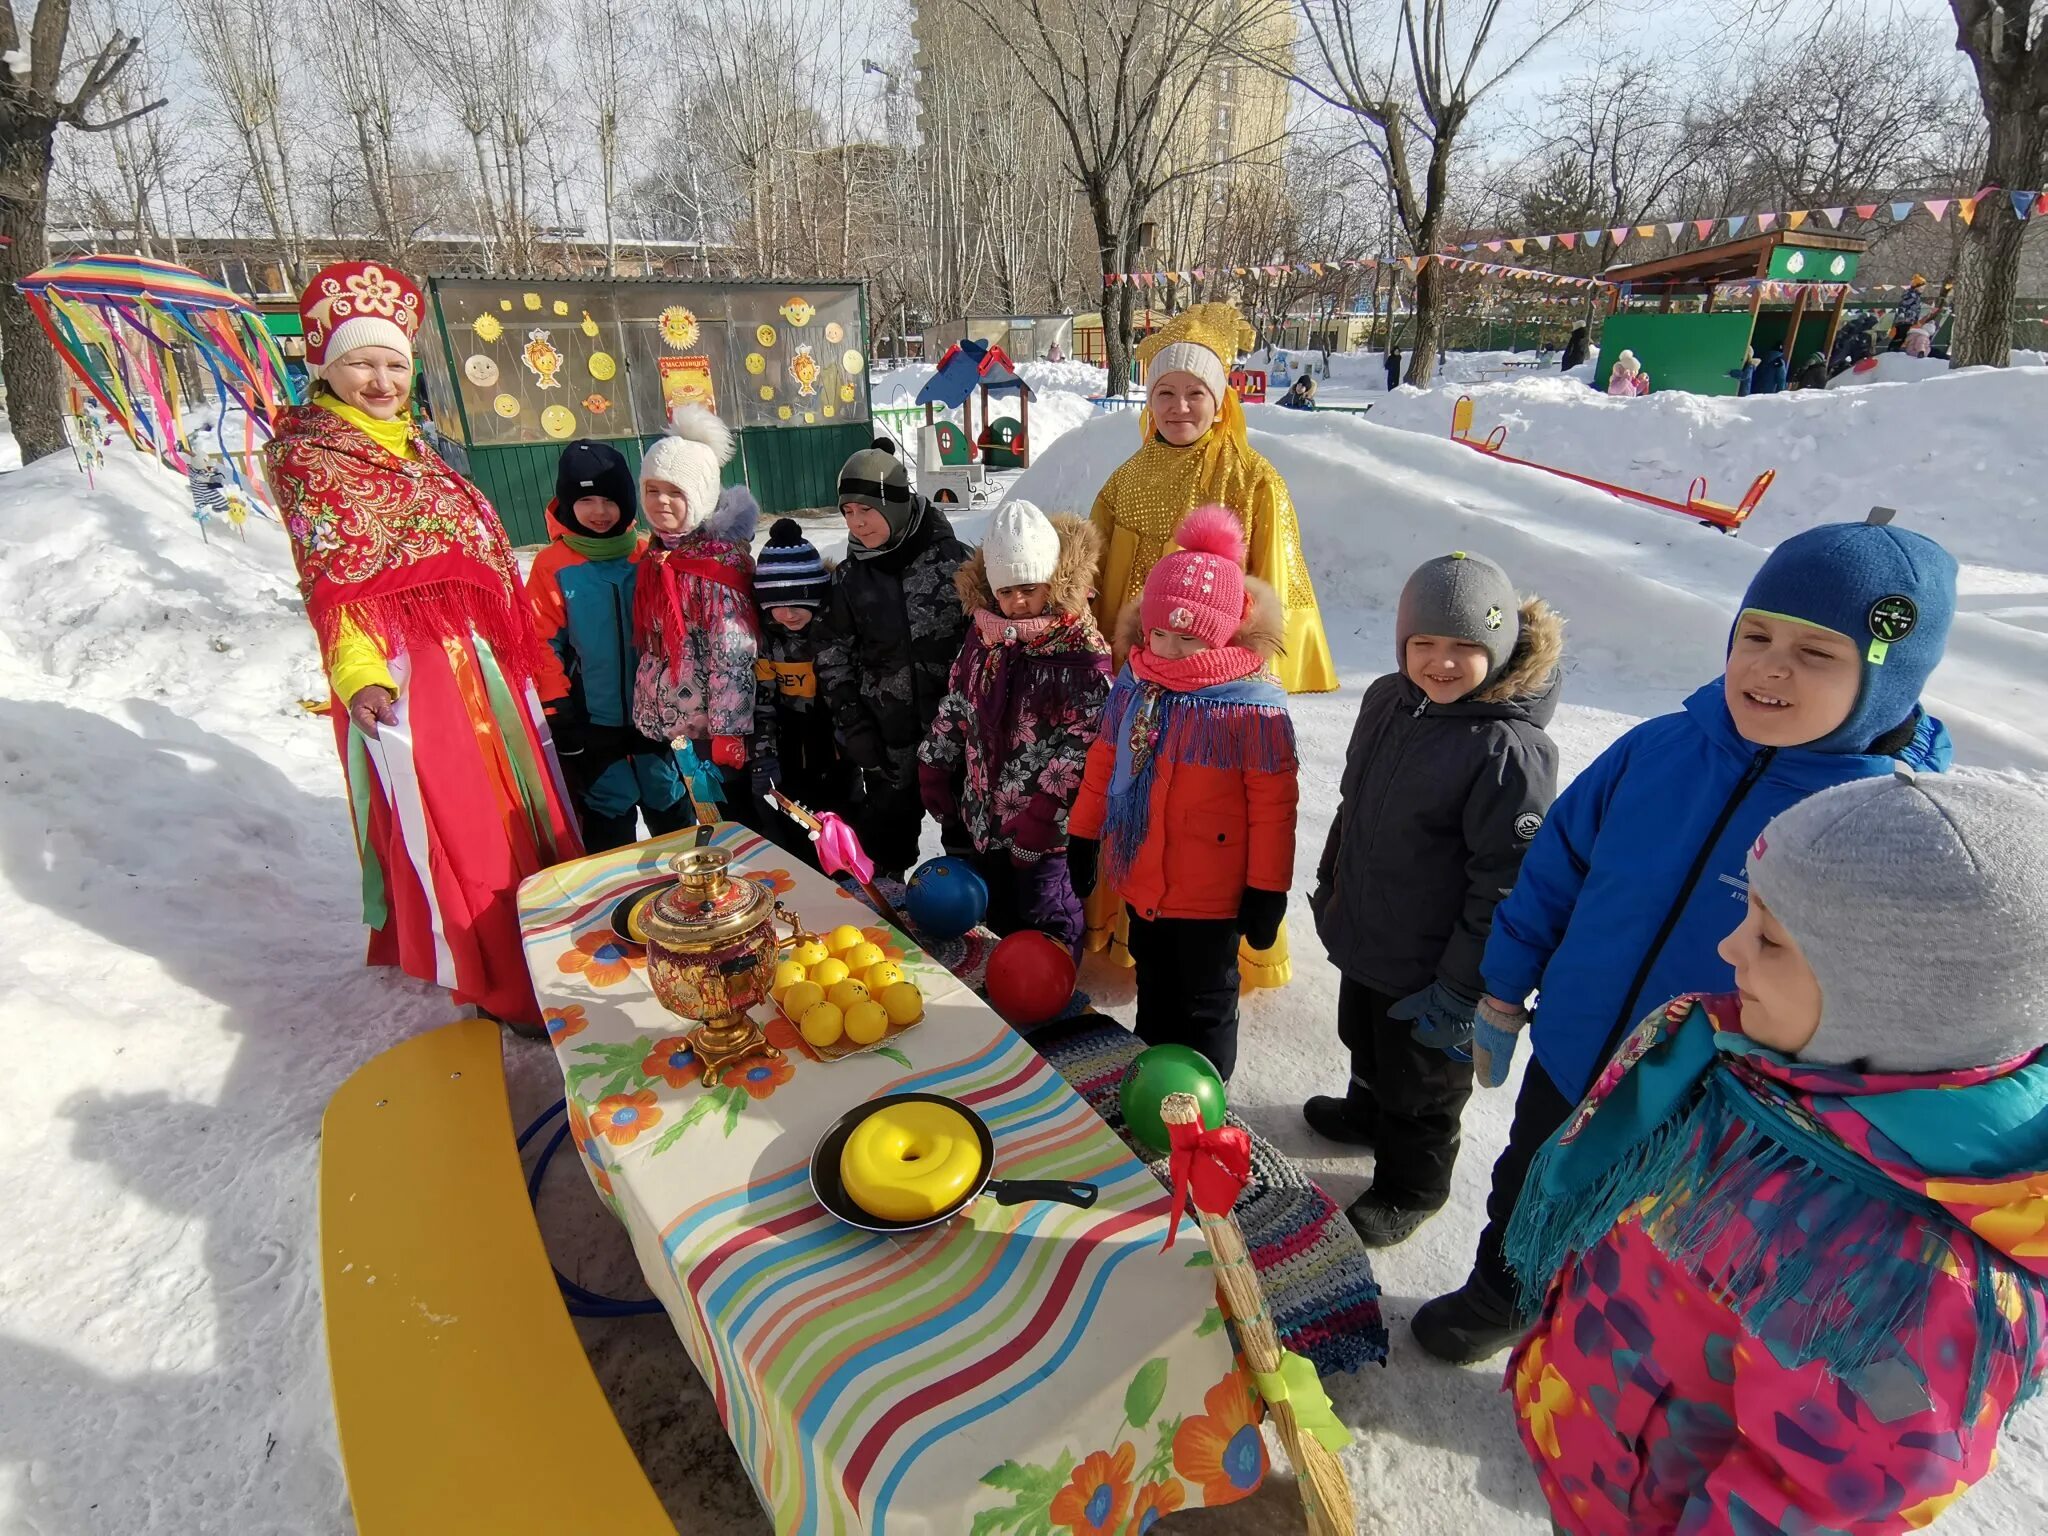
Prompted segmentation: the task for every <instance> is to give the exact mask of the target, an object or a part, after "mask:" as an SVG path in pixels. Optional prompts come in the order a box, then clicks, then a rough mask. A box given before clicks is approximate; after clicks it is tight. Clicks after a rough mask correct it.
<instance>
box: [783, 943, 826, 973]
mask: <svg viewBox="0 0 2048 1536" xmlns="http://www.w3.org/2000/svg"><path fill="white" fill-rule="evenodd" d="M830 953H831V951H830V950H828V949H826V948H825V946H824V944H823V943H822V942H820V941H819V940H817V939H805V940H804V941H803V942H802V943H800V944H798V945H796V946H795V947H793V948H792V949H791V950H790V952H789V958H790V959H792V960H794V961H795V962H796V963H797V964H798V965H800V966H802V967H803V968H804V969H805V970H809V969H810V968H811V967H812V966H814V965H816V964H817V963H818V962H819V961H820V960H822V959H824V958H825V956H826V955H828V954H830Z"/></svg>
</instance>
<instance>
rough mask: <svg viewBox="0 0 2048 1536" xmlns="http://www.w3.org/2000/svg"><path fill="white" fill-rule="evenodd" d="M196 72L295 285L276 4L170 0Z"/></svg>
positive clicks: (292, 200) (293, 205) (295, 221)
mask: <svg viewBox="0 0 2048 1536" xmlns="http://www.w3.org/2000/svg"><path fill="white" fill-rule="evenodd" d="M178 10H179V13H180V15H181V16H182V17H183V18H184V22H185V29H186V31H187V33H188V34H189V35H190V37H191V39H192V42H193V45H194V51H195V52H196V53H197V55H198V62H199V67H200V70H201V72H202V73H203V74H204V75H205V77H206V80H207V83H208V84H209V85H210V86H211V87H212V88H213V93H214V96H215V98H216V101H217V104H218V105H219V107H220V110H221V113H222V115H223V116H224V117H225V118H226V120H227V123H228V126H229V127H230V128H231V129H232V130H233V132H234V135H235V141H236V142H237V143H238V144H239V145H240V146H241V149H242V156H243V161H244V166H243V169H244V170H245V171H246V172H247V173H248V176H249V178H250V181H251V183H252V184H253V185H254V187H255V189H256V195H257V197H258V198H259V199H260V200H261V201H262V204H263V212H264V217H265V219H266V220H267V222H268V223H269V225H270V233H271V235H272V237H273V238H274V239H275V240H276V241H277V245H278V251H279V254H280V256H281V258H282V260H283V263H284V270H285V278H286V280H287V281H288V282H290V283H291V284H293V285H294V286H296V285H297V283H298V281H299V279H300V277H301V275H302V273H301V268H302V267H303V265H304V258H305V232H304V230H303V229H302V228H301V227H300V224H299V208H298V199H297V195H296V189H295V187H294V184H293V182H294V178H293V168H292V155H291V151H290V148H289V146H288V144H287V142H286V135H285V131H284V125H283V121H282V114H283V105H284V98H285V80H284V75H283V73H282V71H281V69H280V66H279V63H278V54H277V49H276V46H275V39H276V37H277V34H278V32H279V30H280V28H279V25H278V23H279V21H280V20H281V19H282V18H281V16H280V15H279V14H278V7H277V6H275V5H270V4H259V0H178Z"/></svg>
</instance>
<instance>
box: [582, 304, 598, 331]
mask: <svg viewBox="0 0 2048 1536" xmlns="http://www.w3.org/2000/svg"><path fill="white" fill-rule="evenodd" d="M583 334H584V335H586V336H589V337H592V338H595V337H596V335H597V322H596V321H595V320H593V319H591V318H590V311H589V310H587V309H586V310H585V311H583Z"/></svg>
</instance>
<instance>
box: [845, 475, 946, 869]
mask: <svg viewBox="0 0 2048 1536" xmlns="http://www.w3.org/2000/svg"><path fill="white" fill-rule="evenodd" d="M839 511H840V514H841V515H842V516H843V517H844V518H845V519H846V534H847V543H846V559H844V560H843V561H841V562H840V565H839V569H838V570H836V571H834V572H833V573H832V600H831V602H830V603H829V604H828V605H827V606H826V609H825V632H824V635H823V636H822V638H821V640H820V643H819V646H818V682H819V685H820V686H821V687H823V689H824V690H825V702H826V704H827V706H828V707H829V708H830V709H831V712H832V721H833V726H834V728H835V729H836V730H837V731H838V733H839V749H840V752H841V753H842V754H843V755H844V756H845V757H846V759H847V761H849V762H850V763H852V764H853V765H854V767H855V768H857V769H859V770H860V780H861V787H860V795H861V799H860V804H859V805H858V807H857V808H856V810H855V814H854V816H853V825H854V830H855V831H856V832H857V833H859V834H860V839H861V845H862V847H863V848H864V849H865V850H866V852H867V855H868V857H869V858H871V859H873V860H874V861H875V867H876V868H877V869H878V870H881V871H883V872H884V873H886V874H888V875H891V876H896V877H900V876H901V875H902V874H903V873H904V872H905V871H907V870H908V869H909V868H910V867H911V866H912V865H913V864H915V863H916V862H917V845H918V831H919V828H920V826H921V825H922V824H923V821H924V802H923V800H922V799H921V798H920V796H919V790H918V781H917V749H918V748H919V746H921V745H922V744H923V742H924V738H925V734H926V733H927V732H928V731H930V730H931V727H932V720H933V719H934V718H935V717H936V716H937V714H938V712H939V702H940V700H942V699H944V698H945V696H946V683H947V679H948V677H949V675H950V674H951V672H952V669H953V661H954V659H955V658H956V657H957V656H958V655H959V654H960V641H961V638H962V637H963V636H964V635H965V633H966V631H967V615H966V614H964V613H962V612H961V611H960V597H959V593H958V591H957V590H956V589H955V587H954V585H953V576H954V573H955V572H956V571H958V570H959V569H960V563H961V562H962V561H963V560H965V559H966V558H967V546H966V545H965V544H962V543H961V542H960V541H959V540H958V539H957V538H955V537H954V536H953V525H952V524H951V523H949V522H947V521H946V517H945V514H944V513H943V512H941V511H940V510H939V509H938V508H937V507H936V506H934V505H933V504H932V503H930V502H928V501H926V500H925V499H924V498H923V497H922V496H919V495H916V494H915V493H913V492H912V491H911V489H910V472H909V471H908V470H907V469H905V468H904V466H903V461H902V460H901V459H899V458H897V457H896V454H895V445H894V444H893V443H891V442H890V441H889V440H888V439H887V438H878V439H877V440H876V444H875V446H874V447H872V448H863V449H861V450H860V452H858V453H856V454H854V455H853V457H852V458H850V459H848V460H847V461H846V463H845V465H844V466H843V467H842V468H841V469H840V471H839ZM940 831H941V833H942V834H943V835H944V837H945V840H946V843H947V846H948V847H964V842H965V833H964V832H963V831H962V830H961V829H960V828H959V827H957V826H954V827H941V828H940Z"/></svg>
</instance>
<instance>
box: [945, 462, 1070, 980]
mask: <svg viewBox="0 0 2048 1536" xmlns="http://www.w3.org/2000/svg"><path fill="white" fill-rule="evenodd" d="M1100 554H1101V538H1100V536H1099V535H1098V534H1097V533H1096V531H1095V528H1094V525H1093V524H1091V523H1090V522H1089V521H1088V520H1087V519H1086V518H1083V517H1079V516H1076V515H1074V514H1072V513H1066V512H1062V513H1058V514H1056V515H1055V516H1052V517H1047V516H1046V515H1045V513H1043V512H1041V511H1040V510H1039V509H1038V508H1037V507H1035V506H1033V505H1032V504H1031V503H1030V502H1028V501H1016V500H1011V501H1006V502H1004V503H1003V505H1002V506H1001V508H1000V509H998V510H997V512H996V515H995V517H994V519H993V521H991V523H990V524H989V531H988V537H987V538H986V539H984V540H983V541H982V545H981V548H979V549H977V550H975V551H974V553H973V554H971V555H969V556H968V557H967V559H966V561H965V562H963V563H962V565H961V566H960V569H959V571H958V572H957V573H956V574H955V576H954V578H953V580H954V585H955V586H956V587H957V588H958V590H959V593H960V605H961V607H962V608H964V609H965V610H966V612H967V616H968V619H969V620H970V625H969V628H968V631H967V638H966V640H965V642H964V643H963V644H962V645H961V647H960V659H959V660H958V661H956V662H954V663H953V671H952V674H951V676H950V678H949V679H948V683H947V689H946V696H945V698H944V699H942V700H941V701H940V703H939V712H938V715H937V717H936V718H935V719H934V720H933V721H932V728H931V734H930V735H928V736H927V737H926V738H925V741H924V745H923V746H922V747H921V748H919V750H918V787H919V789H920V791H921V793H922V794H923V797H924V806H925V809H926V810H927V811H929V812H931V814H932V816H933V817H934V818H935V819H936V820H937V821H938V822H939V824H940V825H941V826H946V825H949V824H952V823H955V822H958V823H960V824H962V825H964V826H965V827H966V829H967V835H968V837H969V838H970V839H971V841H972V843H973V846H974V862H975V864H976V865H977V866H978V867H979V868H980V870H981V874H982V878H983V880H984V881H986V883H987V885H988V889H989V910H988V919H987V921H988V925H989V927H991V928H993V929H994V930H995V931H996V932H997V933H1005V934H1007V933H1015V932H1017V931H1018V930H1019V929H1023V928H1036V929H1038V930H1039V931H1040V932H1042V933H1045V934H1047V935H1048V936H1049V937H1051V938H1053V939H1056V940H1058V941H1059V942H1060V943H1062V944H1064V945H1066V946H1067V947H1068V948H1069V949H1071V950H1073V951H1074V952H1075V958H1076V959H1077V960H1078V959H1079V958H1080V943H1081V930H1082V927H1083V917H1082V912H1081V903H1080V900H1079V899H1078V898H1077V897H1076V896H1075V895H1074V885H1073V881H1072V879H1071V878H1070V877H1069V875H1068V873H1067V861H1066V858H1065V856H1064V855H1065V852H1066V844H1067V812H1068V810H1069V809H1070V808H1071V807H1072V805H1073V803H1074V794H1075V792H1076V791H1077V790H1079V789H1080V787H1081V771H1082V769H1083V768H1084V767H1085V766H1086V764H1087V761H1088V748H1089V746H1090V745H1091V744H1092V743H1093V742H1094V740H1095V731H1096V727H1097V724H1098V723H1099V721H1100V719H1101V716H1102V706H1103V704H1104V702H1105V701H1106V700H1107V699H1108V698H1109V682H1110V660H1109V642H1108V641H1106V640H1104V639H1103V638H1102V632H1101V631H1100V630H1099V629H1097V628H1096V627H1095V619H1094V616H1093V613H1092V611H1091V608H1090V603H1089V597H1090V594H1089V580H1090V578H1091V577H1092V575H1093V574H1094V571H1095V564H1096V561H1097V559H1098V558H1099V557H1100Z"/></svg>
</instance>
